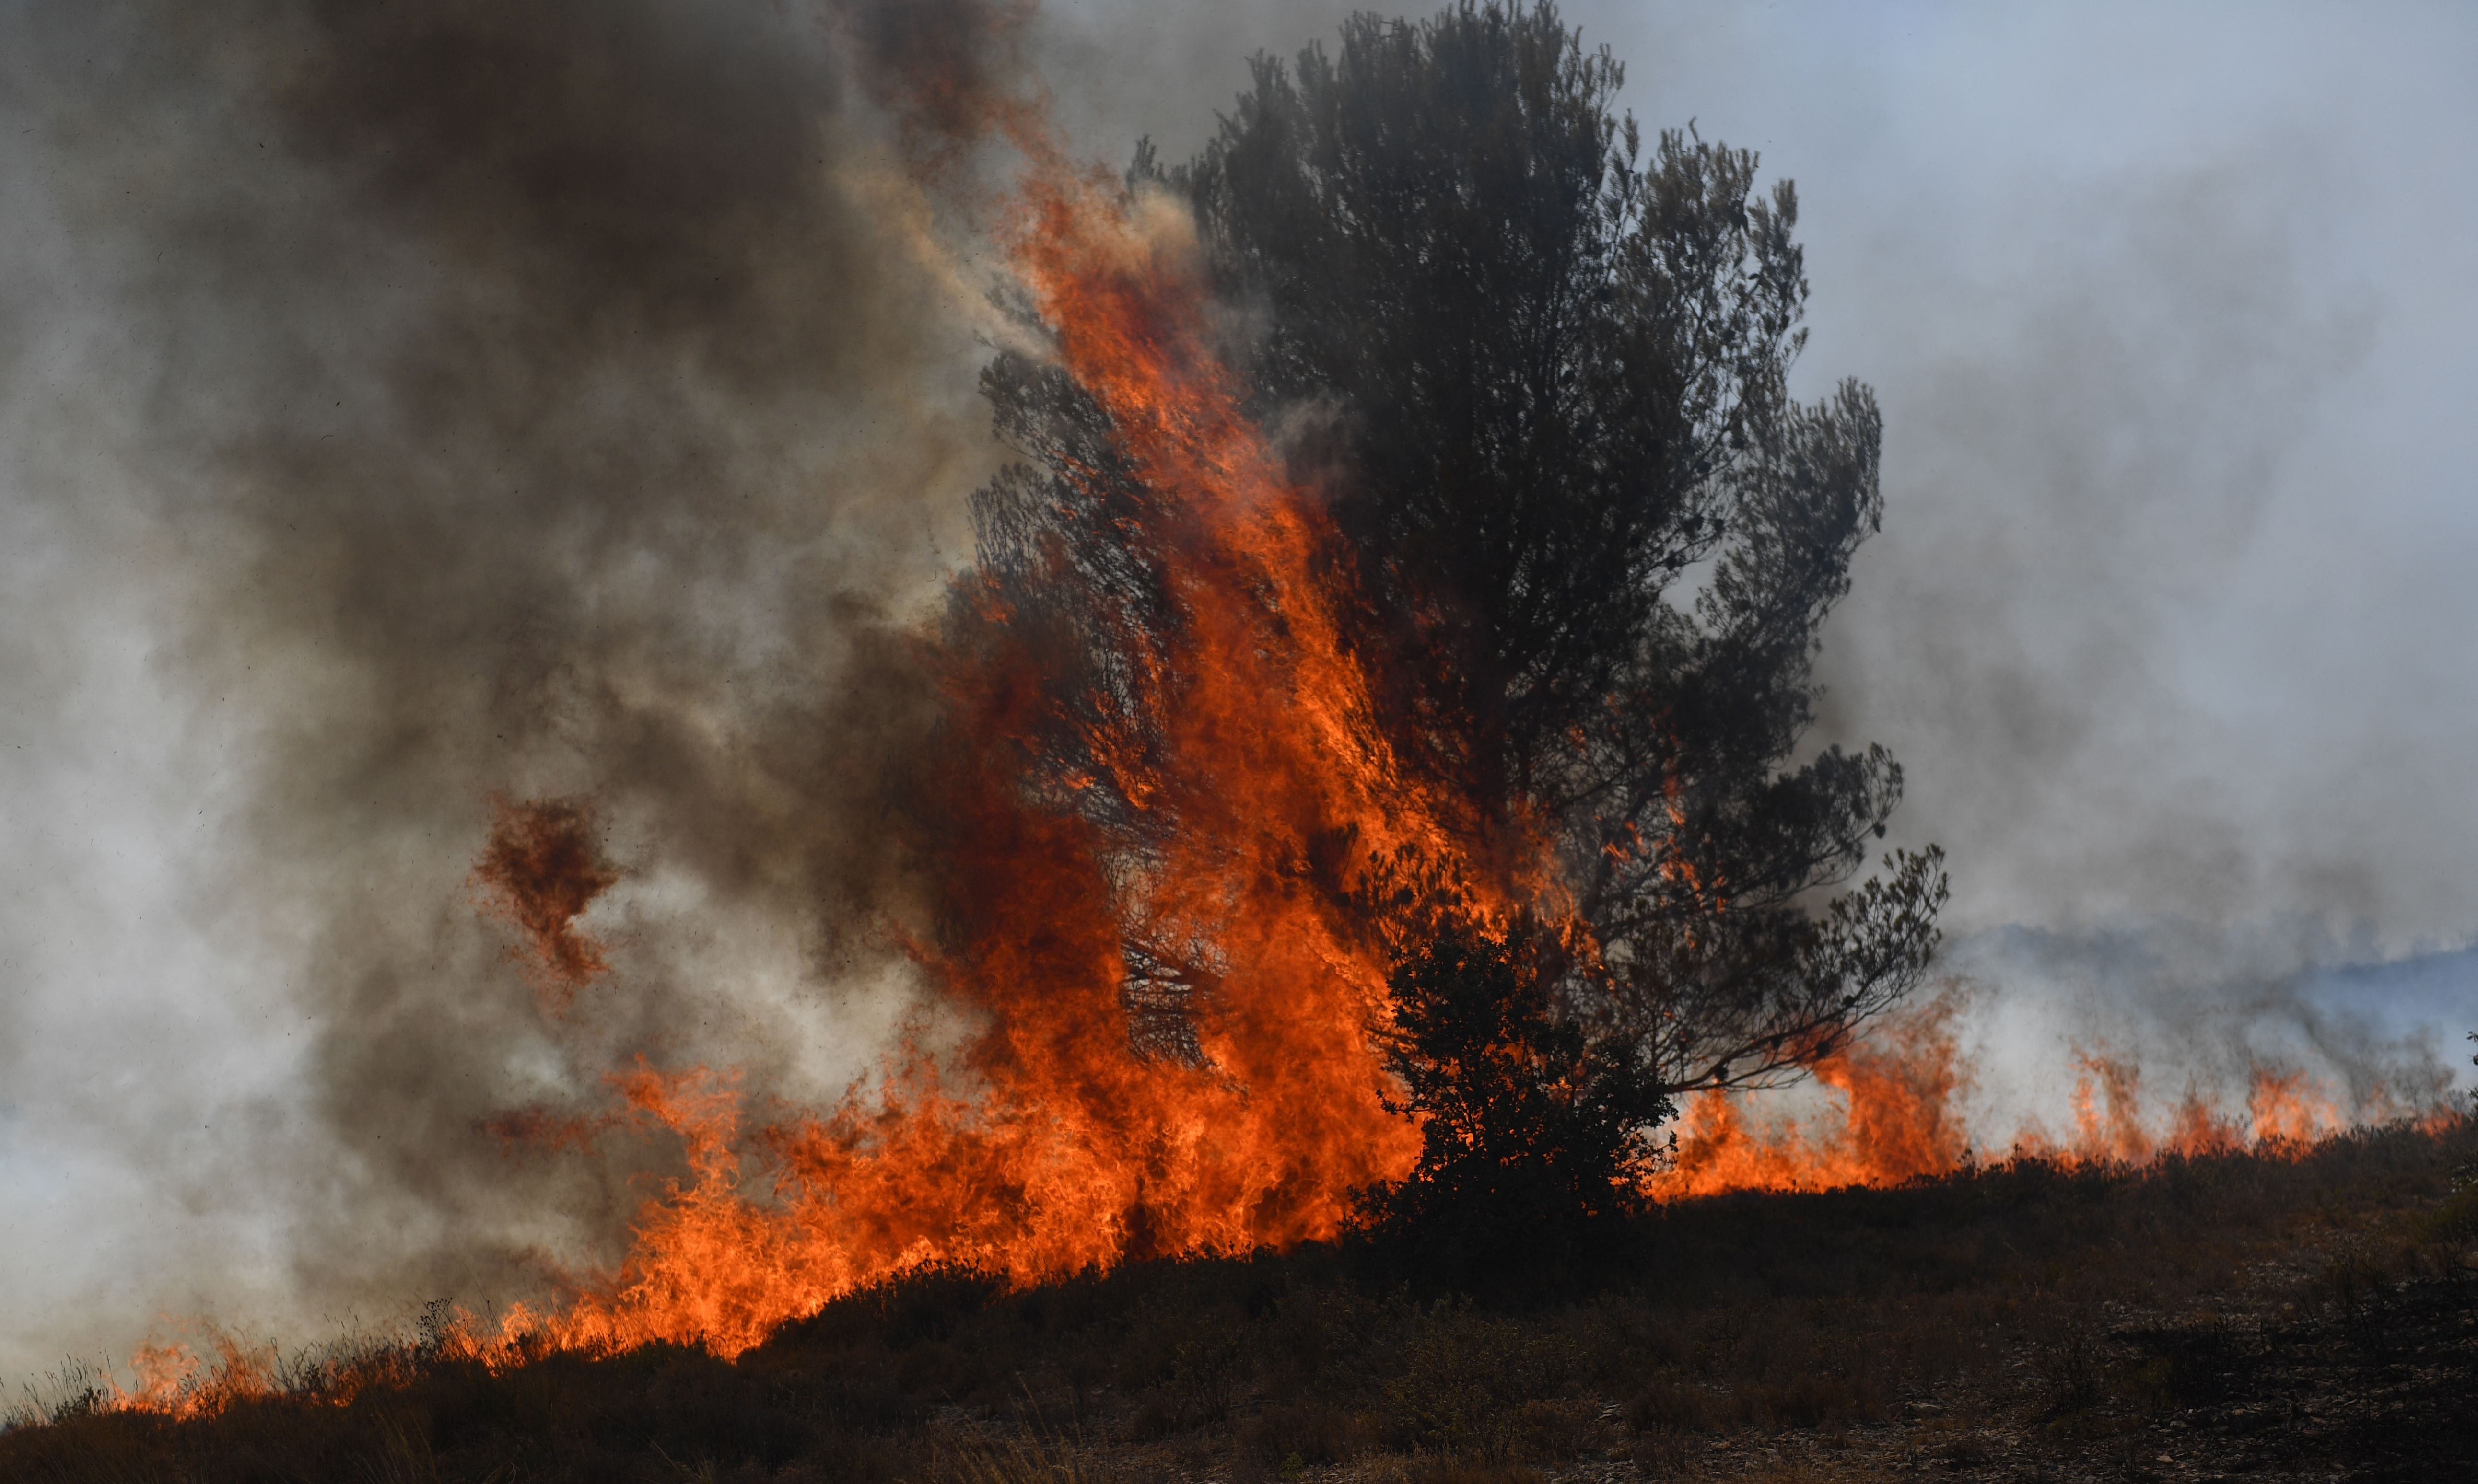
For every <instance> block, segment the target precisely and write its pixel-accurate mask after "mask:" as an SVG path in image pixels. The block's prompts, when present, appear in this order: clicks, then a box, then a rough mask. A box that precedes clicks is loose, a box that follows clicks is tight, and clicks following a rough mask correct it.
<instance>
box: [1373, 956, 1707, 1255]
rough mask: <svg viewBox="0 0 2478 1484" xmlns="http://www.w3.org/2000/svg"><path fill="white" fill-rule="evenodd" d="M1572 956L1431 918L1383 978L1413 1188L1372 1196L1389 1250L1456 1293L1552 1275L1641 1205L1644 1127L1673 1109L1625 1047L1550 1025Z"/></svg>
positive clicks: (1556, 1017) (1647, 1153)
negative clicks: (1411, 1129) (1412, 1149)
mask: <svg viewBox="0 0 2478 1484" xmlns="http://www.w3.org/2000/svg"><path fill="white" fill-rule="evenodd" d="M1570 964H1571V954H1570V953H1569V952H1568V951H1567V950H1566V947H1565V945H1564V944H1562V943H1558V942H1557V941H1556V940H1555V938H1553V937H1552V936H1551V935H1550V934H1549V933H1548V932H1547V931H1546V930H1545V929H1544V928H1543V927H1542V926H1541V925H1540V924H1539V923H1538V922H1537V921H1536V920H1534V919H1532V918H1528V917H1522V918H1516V919H1515V920H1514V922H1512V923H1511V924H1510V925H1508V926H1507V927H1506V928H1505V930H1504V931H1503V932H1502V933H1501V934H1499V935H1498V936H1495V937H1492V936H1490V935H1488V934H1487V933H1485V932H1483V931H1482V930H1481V929H1480V928H1479V926H1478V925H1477V924H1476V923H1474V922H1473V921H1471V920H1470V918H1468V917H1467V916H1465V915H1463V914H1462V913H1459V912H1449V913H1446V914H1443V915H1441V916H1440V918H1439V919H1438V922H1437V925H1436V926H1435V927H1434V929H1433V930H1432V931H1431V932H1429V933H1428V934H1425V935H1423V936H1422V937H1421V938H1420V939H1419V940H1417V941H1416V942H1415V943H1413V944H1412V945H1411V946H1410V947H1409V948H1408V949H1407V951H1405V952H1404V953H1403V956H1402V957H1401V959H1400V961H1399V962H1398V963H1397V965H1396V967H1395V969H1394V973H1393V977H1392V984H1391V988H1392V992H1393V1000H1394V1027H1393V1031H1392V1035H1391V1039H1390V1041H1389V1043H1388V1047H1387V1049H1388V1053H1389V1058H1390V1061H1391V1063H1392V1066H1393V1069H1394V1070H1395V1073H1396V1074H1397V1075H1398V1076H1399V1077H1401V1078H1402V1081H1403V1088H1404V1090H1405V1091H1404V1094H1403V1100H1402V1101H1401V1102H1400V1103H1399V1104H1398V1103H1393V1102H1389V1103H1388V1104H1387V1106H1388V1107H1389V1108H1393V1109H1395V1111H1398V1112H1403V1113H1407V1114H1410V1115H1412V1116H1414V1117H1416V1118H1418V1119H1420V1120H1421V1147H1420V1162H1419V1164H1418V1166H1417V1167H1416V1168H1415V1169H1414V1170H1412V1171H1411V1173H1410V1175H1409V1177H1408V1178H1406V1179H1404V1180H1403V1181H1402V1182H1401V1183H1399V1184H1397V1185H1393V1186H1391V1187H1386V1188H1380V1189H1378V1190H1374V1191H1371V1192H1369V1193H1368V1194H1367V1195H1365V1196H1364V1197H1363V1201H1362V1208H1361V1209H1362V1213H1363V1216H1364V1218H1365V1219H1366V1220H1368V1221H1369V1223H1370V1224H1371V1226H1372V1227H1373V1228H1374V1232H1375V1235H1376V1236H1377V1237H1378V1239H1379V1240H1380V1241H1383V1242H1388V1243H1392V1244H1395V1245H1400V1246H1402V1247H1403V1248H1405V1249H1406V1250H1407V1251H1408V1252H1409V1253H1411V1254H1412V1255H1413V1257H1414V1260H1415V1262H1416V1264H1417V1265H1418V1266H1420V1267H1423V1268H1425V1269H1428V1270H1431V1271H1434V1272H1437V1273H1439V1274H1440V1275H1443V1276H1447V1277H1449V1278H1451V1279H1454V1280H1456V1281H1470V1280H1475V1279H1481V1278H1490V1279H1493V1280H1495V1281H1498V1282H1504V1281H1506V1280H1508V1279H1511V1280H1513V1281H1515V1282H1518V1283H1521V1282H1526V1281H1531V1282H1537V1281H1542V1280H1547V1279H1551V1278H1553V1277H1554V1276H1555V1275H1557V1274H1559V1273H1560V1271H1561V1270H1563V1269H1565V1268H1567V1267H1569V1266H1571V1265H1572V1264H1574V1263H1575V1262H1576V1260H1577V1259H1579V1258H1581V1257H1583V1256H1585V1255H1586V1254H1587V1250H1588V1247H1589V1245H1590V1243H1591V1241H1592V1239H1593V1237H1594V1236H1595V1235H1596V1234H1597V1233H1598V1231H1599V1230H1601V1229H1604V1228H1606V1226H1607V1225H1608V1223H1609V1221H1610V1220H1611V1219H1612V1218H1615V1217H1619V1216H1622V1215H1625V1214H1627V1213H1629V1212H1631V1211H1632V1210H1633V1209H1635V1207H1636V1206H1637V1205H1638V1204H1639V1203H1640V1199H1641V1197H1640V1195H1639V1194H1638V1192H1639V1191H1640V1190H1641V1188H1642V1181H1643V1176H1644V1175H1645V1174H1646V1173H1647V1171H1648V1170H1649V1169H1650V1165H1651V1161H1652V1157H1653V1152H1654V1151H1653V1148H1652V1145H1651V1143H1650V1138H1651V1129H1652V1128H1653V1126H1654V1125H1656V1124H1657V1123H1659V1122H1660V1121H1662V1120H1663V1119H1666V1118H1667V1117H1668V1116H1669V1113H1670V1111H1671V1105H1670V1102H1669V1099H1668V1098H1667V1097H1666V1096H1665V1095H1664V1094H1662V1092H1661V1089H1660V1086H1659V1084H1658V1082H1657V1080H1656V1078H1655V1077H1654V1076H1653V1075H1652V1073H1651V1072H1650V1070H1649V1069H1647V1068H1646V1067H1644V1066H1643V1064H1642V1063H1641V1062H1639V1061H1638V1060H1637V1059H1636V1058H1635V1056H1634V1054H1633V1051H1632V1047H1631V1046H1630V1045H1628V1044H1616V1045H1608V1044H1595V1043H1594V1042H1592V1041H1591V1040H1590V1039H1588V1038H1587V1037H1586V1036H1585V1034H1584V1032H1583V1030H1582V1029H1581V1028H1580V1026H1579V1025H1577V1024H1576V1023H1575V1022H1574V1021H1573V1020H1572V1019H1569V1018H1567V1017H1566V1016H1563V1015H1561V1014H1560V1013H1559V1006H1558V1004H1557V1002H1556V987H1557V985H1558V983H1559V981H1560V980H1561V978H1563V977H1565V972H1564V971H1565V970H1566V969H1567V968H1568V967H1569V966H1570Z"/></svg>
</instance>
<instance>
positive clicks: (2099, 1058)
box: [1655, 998, 2450, 1199]
mask: <svg viewBox="0 0 2478 1484" xmlns="http://www.w3.org/2000/svg"><path fill="white" fill-rule="evenodd" d="M1959 1011H1960V1005H1959V1004H1958V1003H1957V1002H1956V1001H1955V1000H1953V999H1951V998H1941V999H1938V1000H1935V1001H1933V1002H1931V1003H1930V1004H1928V1005H1927V1006H1926V1007H1924V1008H1923V1009H1921V1010H1919V1011H1916V1012H1913V1013H1912V1014H1910V1015H1909V1016H1906V1017H1902V1018H1899V1019H1894V1020H1892V1021H1890V1022H1888V1023H1886V1024H1884V1025H1881V1026H1879V1027H1877V1029H1876V1031H1875V1033H1874V1034H1873V1035H1872V1036H1871V1037H1870V1038H1868V1039H1867V1040H1865V1041H1863V1042H1861V1043H1859V1044H1857V1045H1854V1046H1853V1047H1851V1048H1850V1049H1849V1050H1847V1051H1845V1052H1842V1053H1840V1054H1837V1055H1835V1056H1833V1057H1830V1058H1828V1059H1826V1060H1824V1061H1822V1062H1819V1063H1818V1064H1816V1066H1815V1067H1814V1069H1813V1071H1814V1074H1815V1080H1816V1081H1817V1082H1818V1083H1820V1084H1822V1085H1823V1086H1824V1087H1825V1088H1827V1089H1829V1090H1831V1091H1832V1093H1833V1094H1838V1095H1837V1098H1836V1099H1835V1100H1836V1102H1837V1107H1835V1108H1833V1109H1832V1110H1830V1111H1829V1112H1828V1114H1827V1116H1826V1117H1825V1118H1824V1119H1821V1120H1819V1121H1820V1126H1809V1125H1803V1124H1802V1123H1800V1122H1799V1121H1798V1120H1796V1119H1783V1120H1782V1121H1780V1122H1779V1123H1777V1124H1774V1125H1772V1126H1769V1127H1766V1128H1761V1129H1758V1128H1757V1127H1755V1126H1753V1123H1752V1120H1751V1119H1750V1118H1749V1109H1748V1106H1747V1104H1748V1102H1749V1100H1750V1099H1748V1098H1747V1097H1745V1096H1743V1095H1741V1094H1730V1093H1722V1092H1707V1093H1701V1094H1696V1095H1695V1096H1694V1097H1693V1098H1691V1099H1689V1101H1688V1103H1687V1105H1686V1108H1685V1110H1684V1113H1683V1115H1682V1118H1681V1119H1680V1120H1679V1128H1678V1145H1677V1150H1676V1155H1675V1158H1674V1159H1673V1161H1672V1162H1671V1164H1670V1167H1669V1168H1668V1169H1667V1170H1663V1171H1662V1172H1661V1173H1660V1174H1659V1175H1658V1176H1657V1177H1656V1180H1655V1190H1656V1194H1657V1195H1660V1196H1661V1197H1662V1198H1663V1199H1682V1198H1687V1197H1692V1196H1699V1195H1721V1194H1724V1193H1726V1192H1730V1191H1741V1190H1759V1191H1818V1190H1833V1189H1837V1188H1845V1187H1850V1186H1873V1187H1886V1186H1896V1185H1902V1184H1905V1183H1907V1182H1909V1181H1911V1180H1917V1179H1933V1178H1935V1177H1938V1176H1943V1175H1950V1174H1955V1173H1958V1172H1960V1170H1964V1169H1966V1168H1968V1167H1969V1166H1971V1165H1972V1164H1973V1163H1974V1162H1977V1161H1979V1160H1981V1159H1982V1158H1984V1157H1985V1156H1983V1154H1982V1152H1981V1151H1980V1150H1979V1149H1978V1148H1976V1147H1974V1144H1973V1142H1972V1140H1971V1138H1970V1136H1969V1133H1968V1130H1967V1129H1966V1127H1965V1126H1964V1122H1963V1119H1962V1118H1961V1114H1960V1108H1959V1107H1958V1106H1957V1102H1958V1099H1960V1097H1961V1096H1963V1095H1964V1094H1967V1093H1968V1092H1969V1091H1970V1089H1971V1076H1970V1071H1969V1069H1968V1067H1967V1066H1966V1064H1965V1063H1964V1062H1963V1061H1962V1059H1961V1056H1960V1048H1959V1047H1958V1045H1957V1044H1956V1041H1955V1036H1954V1022H1955V1019H1956V1017H1957V1015H1958V1014H1959ZM2075 1066H2076V1075H2075V1079H2074V1090H2073V1095H2072V1098H2071V1106H2072V1110H2073V1133H2072V1135H2071V1136H2070V1137H2068V1138H2064V1139H2058V1138H2055V1137H2052V1136H2051V1135H2049V1134H2048V1133H2047V1132H2046V1131H2045V1130H2044V1129H2042V1128H2040V1127H2039V1126H2037V1125H2036V1123H2034V1124H2029V1125H2026V1126H2025V1127H2023V1128H2022V1129H2020V1130H2018V1131H2017V1132H2016V1133H2015V1134H2014V1135H2013V1136H2012V1138H2011V1139H2010V1141H2008V1142H2006V1143H2005V1144H2003V1145H2001V1146H1999V1147H1998V1148H1996V1149H1995V1150H1993V1151H1991V1152H1992V1153H1993V1154H1994V1156H1995V1157H1996V1158H1999V1159H2027V1160H2037V1161H2042V1162H2045V1163H2048V1164H2053V1165H2057V1166H2060V1167H2062V1168H2066V1169H2080V1168H2087V1167H2093V1166H2112V1167H2119V1168H2139V1167H2142V1166H2145V1165H2149V1164H2152V1163H2155V1162H2156V1161H2159V1160H2162V1159H2167V1158H2196V1157H2200V1156H2204V1155H2212V1154H2232V1153H2237V1152H2239V1151H2243V1150H2248V1149H2251V1150H2253V1151H2255V1152H2257V1153H2263V1154H2272V1155H2281V1156H2287V1157H2291V1158H2294V1157H2298V1156H2301V1155H2303V1154H2304V1153H2305V1152H2306V1151H2307V1150H2309V1149H2310V1148H2312V1147H2313V1146H2314V1144H2319V1143H2321V1142H2322V1141H2324V1140H2327V1139H2329V1138H2331V1137H2333V1136H2334V1135H2336V1134H2339V1133H2340V1132H2341V1131H2343V1130H2344V1129H2346V1128H2348V1127H2350V1126H2352V1125H2353V1124H2355V1123H2362V1122H2370V1121H2377V1122H2379V1121H2390V1120H2391V1119H2401V1118H2411V1119H2415V1120H2416V1121H2418V1122H2420V1124H2421V1126H2440V1123H2441V1121H2443V1120H2445V1119H2449V1117H2450V1115H2449V1113H2448V1112H2438V1111H2435V1110H2426V1111H2425V1112H2424V1114H2423V1117H2422V1118H2421V1117H2419V1116H2418V1115H2416V1114H2415V1113H2414V1112H2413V1111H2411V1110H2406V1109H2402V1108H2398V1107H2395V1106H2393V1105H2392V1104H2391V1102H2390V1100H2389V1099H2386V1098H2382V1097H2378V1098H2377V1099H2375V1100H2374V1101H2373V1102H2372V1103H2369V1104H2368V1105H2366V1106H2364V1107H2361V1108H2360V1109H2359V1110H2358V1116H2357V1117H2356V1118H2350V1117H2347V1116H2344V1115H2343V1113H2342V1111H2341V1109H2340V1106H2339V1102H2338V1101H2336V1100H2335V1099H2334V1098H2333V1097H2332V1096H2331V1094H2329V1092H2328V1091H2327V1090H2326V1089H2324V1088H2323V1087H2321V1086H2320V1085H2318V1084H2317V1083H2315V1082H2314V1079H2313V1078H2311V1077H2310V1076H2309V1075H2308V1074H2307V1073H2306V1072H2305V1071H2304V1070H2303V1069H2294V1068H2291V1069H2279V1068H2274V1067H2266V1066H2260V1065H2258V1066H2256V1067H2254V1068H2252V1069H2250V1071H2249V1073H2248V1089H2247V1094H2246V1098H2245V1106H2244V1110H2243V1112H2242V1114H2231V1113H2229V1112H2226V1111H2224V1110H2223V1108H2222V1107H2221V1106H2220V1105H2219V1103H2218V1102H2217V1101H2216V1100H2214V1099H2213V1097H2212V1096H2210V1095H2209V1094H2206V1093H2205V1092H2204V1091H2202V1090H2201V1089H2199V1088H2196V1087H2188V1088H2187V1090H2186V1092H2185V1094H2184V1095H2183V1096H2182V1097H2181V1099H2180V1100H2179V1101H2178V1103H2177V1105H2176V1106H2175V1108H2174V1109H2173V1110H2171V1111H2170V1112H2169V1113H2168V1115H2167V1117H2166V1118H2165V1119H2164V1120H2154V1119H2151V1118H2149V1117H2147V1116H2146V1115H2145V1113H2144V1111H2143V1107H2142V1100H2141V1094H2142V1071H2141V1068H2140V1067H2139V1065H2138V1064H2137V1063H2136V1062H2134V1061H2132V1060H2131V1059H2128V1058H2123V1057H2115V1056H2109V1055H2104V1054H2100V1053H2095V1052H2090V1051H2084V1052H2080V1053H2077V1055H2076V1057H2075Z"/></svg>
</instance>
